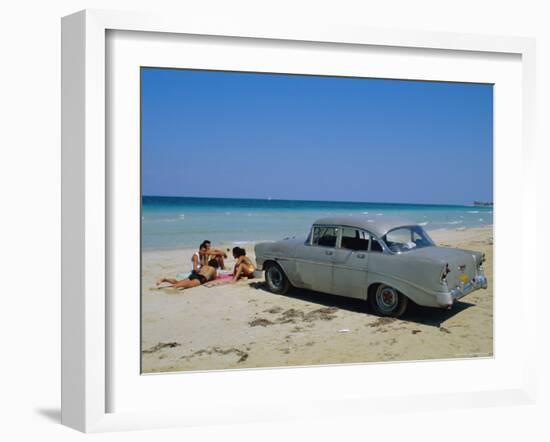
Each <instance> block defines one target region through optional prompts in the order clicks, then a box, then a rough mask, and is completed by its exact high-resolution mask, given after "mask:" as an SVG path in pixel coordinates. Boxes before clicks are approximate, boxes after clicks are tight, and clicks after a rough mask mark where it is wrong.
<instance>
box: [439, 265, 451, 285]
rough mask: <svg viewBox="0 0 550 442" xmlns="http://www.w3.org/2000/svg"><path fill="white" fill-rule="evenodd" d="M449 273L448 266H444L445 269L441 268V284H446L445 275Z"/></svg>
mask: <svg viewBox="0 0 550 442" xmlns="http://www.w3.org/2000/svg"><path fill="white" fill-rule="evenodd" d="M449 273H451V269H450V268H449V264H445V267H443V271H442V272H441V282H447V275H448V274H449Z"/></svg>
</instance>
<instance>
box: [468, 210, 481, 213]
mask: <svg viewBox="0 0 550 442" xmlns="http://www.w3.org/2000/svg"><path fill="white" fill-rule="evenodd" d="M468 213H479V210H469V211H468Z"/></svg>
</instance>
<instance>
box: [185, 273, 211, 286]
mask: <svg viewBox="0 0 550 442" xmlns="http://www.w3.org/2000/svg"><path fill="white" fill-rule="evenodd" d="M194 279H198V280H199V282H200V283H201V284H204V283H205V282H206V281H207V279H206V276H204V275H201V274H199V273H196V272H192V273H191V274H190V275H189V281H193V280H194Z"/></svg>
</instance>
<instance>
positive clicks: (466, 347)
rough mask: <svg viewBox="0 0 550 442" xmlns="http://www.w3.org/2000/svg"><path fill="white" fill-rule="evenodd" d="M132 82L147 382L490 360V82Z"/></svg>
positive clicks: (199, 76) (283, 76) (166, 75)
mask: <svg viewBox="0 0 550 442" xmlns="http://www.w3.org/2000/svg"><path fill="white" fill-rule="evenodd" d="M140 69H141V71H140V98H141V100H140V106H141V109H140V130H141V133H140V142H141V146H139V148H140V159H141V164H140V168H141V183H140V186H141V293H140V294H139V296H140V301H141V318H140V322H141V373H142V374H152V373H169V372H172V373H173V372H192V371H214V370H235V369H254V368H283V367H306V366H320V365H332V364H366V363H387V362H403V361H425V360H448V359H460V358H492V357H493V286H494V280H493V216H494V214H493V211H494V206H493V160H494V158H493V98H494V97H493V94H494V91H493V84H488V83H461V82H444V81H418V80H407V79H386V78H363V77H345V76H327V75H313V74H308V75H305V74H287V73H264V72H237V71H215V70H200V69H174V68H161V67H141V68H140Z"/></svg>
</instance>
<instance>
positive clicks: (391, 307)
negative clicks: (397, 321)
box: [369, 284, 409, 318]
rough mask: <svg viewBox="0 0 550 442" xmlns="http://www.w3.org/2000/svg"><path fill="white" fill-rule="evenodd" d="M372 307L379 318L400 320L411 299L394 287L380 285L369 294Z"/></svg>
mask: <svg viewBox="0 0 550 442" xmlns="http://www.w3.org/2000/svg"><path fill="white" fill-rule="evenodd" d="M369 301H370V305H371V306H372V308H373V310H374V312H375V313H376V314H377V315H379V316H389V317H392V318H399V317H400V316H401V315H403V313H405V310H407V306H408V305H409V299H408V298H407V297H406V296H404V295H403V294H402V293H400V292H398V291H397V290H396V289H394V288H393V287H390V286H389V285H385V284H379V285H378V286H377V287H376V290H372V293H370V294H369Z"/></svg>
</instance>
